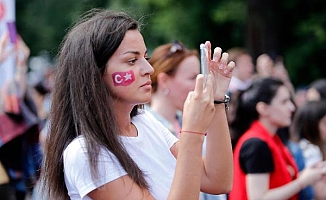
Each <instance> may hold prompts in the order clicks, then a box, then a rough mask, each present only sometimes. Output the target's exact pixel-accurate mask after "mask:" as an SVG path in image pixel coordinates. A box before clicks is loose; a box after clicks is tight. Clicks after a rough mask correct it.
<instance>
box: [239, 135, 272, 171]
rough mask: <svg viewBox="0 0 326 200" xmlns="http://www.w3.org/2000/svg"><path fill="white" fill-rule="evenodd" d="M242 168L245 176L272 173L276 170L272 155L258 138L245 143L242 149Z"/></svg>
mask: <svg viewBox="0 0 326 200" xmlns="http://www.w3.org/2000/svg"><path fill="white" fill-rule="evenodd" d="M239 159H240V166H241V169H242V170H243V172H244V173H245V174H257V173H270V172H272V171H273V170H274V162H273V156H272V153H271V151H270V149H269V147H268V145H267V144H266V142H264V141H262V140H261V139H258V138H251V139H248V140H247V141H245V142H244V143H243V144H242V146H241V149H240V156H239Z"/></svg>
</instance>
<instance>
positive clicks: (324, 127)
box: [318, 115, 326, 143]
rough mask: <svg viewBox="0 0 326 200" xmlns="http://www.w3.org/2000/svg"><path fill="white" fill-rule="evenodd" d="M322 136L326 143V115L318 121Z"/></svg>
mask: <svg viewBox="0 0 326 200" xmlns="http://www.w3.org/2000/svg"><path fill="white" fill-rule="evenodd" d="M318 128H319V133H320V138H321V139H322V141H323V142H324V143H326V115H325V116H324V117H323V118H321V119H320V121H319V123H318Z"/></svg>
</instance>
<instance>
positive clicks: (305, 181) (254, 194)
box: [246, 167, 325, 200]
mask: <svg viewBox="0 0 326 200" xmlns="http://www.w3.org/2000/svg"><path fill="white" fill-rule="evenodd" d="M323 176H325V172H324V171H323V169H322V168H311V167H308V168H306V169H304V170H303V171H302V172H301V173H300V175H299V177H298V178H297V179H296V180H293V181H292V182H290V183H288V184H285V185H283V186H281V187H278V188H274V189H269V174H268V173H264V174H248V175H247V176H246V182H247V194H248V199H252V200H256V199H257V200H265V199H280V200H282V199H289V198H290V197H292V196H293V195H295V194H297V193H298V192H299V191H300V190H302V189H303V188H305V187H307V186H308V185H312V184H314V183H316V182H317V181H320V180H321V179H322V177H323Z"/></svg>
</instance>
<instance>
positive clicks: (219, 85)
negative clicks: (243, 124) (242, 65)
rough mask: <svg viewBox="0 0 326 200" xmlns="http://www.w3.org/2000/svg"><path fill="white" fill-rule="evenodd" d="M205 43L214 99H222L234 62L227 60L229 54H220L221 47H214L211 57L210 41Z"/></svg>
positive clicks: (227, 86)
mask: <svg viewBox="0 0 326 200" xmlns="http://www.w3.org/2000/svg"><path fill="white" fill-rule="evenodd" d="M205 45H206V47H207V49H208V62H209V69H210V71H211V72H210V73H211V74H212V75H213V76H214V81H213V90H214V100H223V99H224V95H225V94H226V91H227V90H228V88H229V84H230V81H231V77H232V71H233V69H234V67H235V63H234V62H233V61H230V62H229V54H228V53H223V54H222V49H221V48H219V47H216V48H215V49H214V52H213V59H212V56H211V55H212V51H211V43H210V42H209V41H206V42H205ZM228 62H229V63H228Z"/></svg>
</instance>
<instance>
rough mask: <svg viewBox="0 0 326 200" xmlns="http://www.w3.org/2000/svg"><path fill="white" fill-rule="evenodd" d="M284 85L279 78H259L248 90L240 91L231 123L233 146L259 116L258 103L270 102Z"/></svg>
mask: <svg viewBox="0 0 326 200" xmlns="http://www.w3.org/2000/svg"><path fill="white" fill-rule="evenodd" d="M282 85H284V83H283V82H282V81H281V80H279V79H277V78H272V77H268V78H257V79H256V80H255V81H253V83H252V85H251V86H250V87H249V88H248V89H247V90H245V91H241V92H239V94H238V96H237V101H238V102H237V104H236V105H237V108H235V109H236V111H235V118H234V120H233V121H232V122H231V123H230V128H231V129H232V145H233V146H235V144H236V143H237V141H238V140H239V138H240V137H241V136H242V135H243V134H244V133H245V132H246V130H248V128H249V127H250V125H251V124H252V122H253V121H255V120H257V119H258V118H259V114H258V112H257V110H256V105H257V103H258V102H264V103H266V104H270V103H271V102H272V100H273V98H274V97H275V95H276V93H277V90H278V89H279V88H280V87H281V86H282Z"/></svg>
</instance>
